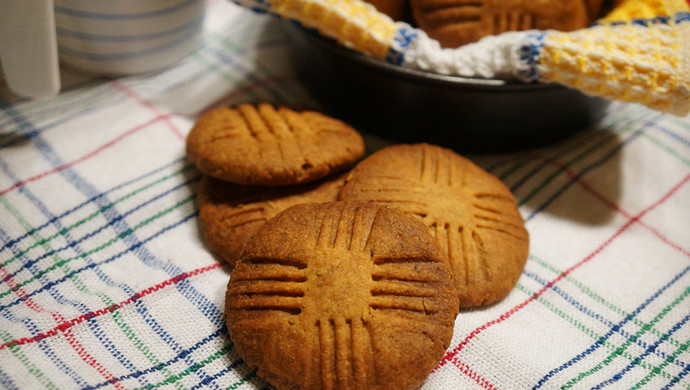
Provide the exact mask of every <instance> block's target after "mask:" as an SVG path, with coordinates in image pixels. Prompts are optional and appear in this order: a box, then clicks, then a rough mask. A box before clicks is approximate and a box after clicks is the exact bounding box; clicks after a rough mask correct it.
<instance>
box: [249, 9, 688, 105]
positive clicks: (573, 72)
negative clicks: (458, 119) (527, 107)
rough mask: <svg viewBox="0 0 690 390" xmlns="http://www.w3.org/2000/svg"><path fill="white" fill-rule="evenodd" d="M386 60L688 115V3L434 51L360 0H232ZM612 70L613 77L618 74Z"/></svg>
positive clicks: (420, 34)
mask: <svg viewBox="0 0 690 390" xmlns="http://www.w3.org/2000/svg"><path fill="white" fill-rule="evenodd" d="M236 1H237V3H238V4H240V5H243V6H245V7H248V8H251V9H254V10H260V11H267V12H270V13H273V14H275V15H278V16H280V17H282V18H285V19H287V20H291V21H295V22H298V23H300V24H302V25H303V26H304V27H306V28H309V29H313V30H315V31H316V32H317V33H318V34H320V35H322V36H325V37H328V38H331V39H334V40H336V41H337V42H338V43H340V44H341V45H343V46H346V47H349V48H352V49H354V50H356V51H358V52H360V53H363V54H365V55H369V56H372V57H374V58H377V59H382V60H385V61H387V62H389V63H391V64H395V65H400V66H405V67H411V68H415V69H421V70H426V71H431V72H434V73H441V74H450V75H455V76H463V77H479V78H500V79H519V80H523V81H534V80H540V81H545V82H557V83H559V84H563V85H567V86H569V87H572V88H576V89H579V90H581V91H582V92H585V93H587V94H589V95H594V96H603V97H606V98H610V99H616V100H621V101H627V102H635V103H641V104H644V105H646V106H649V107H651V108H653V109H655V110H660V111H662V112H670V113H672V114H675V115H679V116H684V115H687V114H688V113H690V66H689V64H688V57H689V56H690V27H689V26H688V25H689V24H690V12H689V11H690V9H689V8H688V4H687V3H685V2H684V1H681V0H622V1H617V2H615V3H614V4H615V5H616V6H615V8H614V9H613V11H611V12H610V13H609V14H607V15H606V16H605V17H603V18H602V19H601V21H600V23H597V24H596V25H595V26H593V27H591V28H585V29H580V30H576V31H573V32H558V31H531V30H530V31H520V32H507V33H504V34H499V35H498V36H489V37H485V38H484V39H480V40H479V41H478V42H475V43H473V44H469V45H464V46H461V47H459V48H455V49H450V48H441V45H440V44H439V42H437V41H435V40H434V39H431V38H429V37H428V36H427V34H426V33H425V32H424V31H422V30H421V29H419V28H414V27H412V26H410V25H409V24H407V23H405V22H395V21H393V20H392V19H391V18H390V17H388V16H387V15H385V14H383V13H380V12H378V11H377V10H376V9H375V8H374V7H373V6H372V5H371V4H368V3H367V2H366V1H364V0H272V1H271V0H236ZM619 75H620V76H619Z"/></svg>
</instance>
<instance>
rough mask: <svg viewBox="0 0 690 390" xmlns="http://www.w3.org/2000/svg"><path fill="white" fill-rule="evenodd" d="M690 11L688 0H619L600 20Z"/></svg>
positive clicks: (637, 17) (616, 19)
mask: <svg viewBox="0 0 690 390" xmlns="http://www.w3.org/2000/svg"><path fill="white" fill-rule="evenodd" d="M683 11H686V12H687V11H688V3H687V2H686V0H618V1H617V2H616V4H615V7H614V9H613V10H612V11H611V12H609V13H608V14H607V15H606V16H605V17H603V18H602V19H601V20H600V21H619V20H632V19H651V18H654V17H657V16H670V15H673V14H675V13H676V12H683Z"/></svg>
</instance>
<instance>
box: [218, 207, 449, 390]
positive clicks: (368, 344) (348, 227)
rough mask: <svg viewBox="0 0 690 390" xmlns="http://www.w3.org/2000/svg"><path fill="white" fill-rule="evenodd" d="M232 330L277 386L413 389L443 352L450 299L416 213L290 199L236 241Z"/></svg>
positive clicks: (443, 266)
mask: <svg viewBox="0 0 690 390" xmlns="http://www.w3.org/2000/svg"><path fill="white" fill-rule="evenodd" d="M225 310H226V311H225V313H226V319H227V323H228V329H229V332H230V337H231V339H232V341H233V343H234V345H235V348H236V349H237V352H238V353H239V355H240V356H241V357H242V359H243V360H244V361H245V362H246V363H247V364H248V365H249V366H250V367H257V368H258V371H257V374H258V375H259V376H260V377H262V378H264V379H266V380H267V381H268V382H269V383H271V384H272V385H273V386H275V387H277V388H278V389H305V390H310V389H395V390H404V389H414V388H416V387H418V386H419V385H420V384H421V383H422V382H423V381H424V379H425V378H426V377H427V376H428V375H429V373H430V371H431V370H432V369H433V368H434V367H435V366H436V364H437V363H438V362H439V360H440V359H441V358H442V357H443V354H444V353H445V351H446V349H447V348H448V346H449V343H450V341H451V338H452V333H453V327H454V322H455V317H456V316H457V314H458V299H457V295H456V293H455V289H454V287H453V282H452V279H451V274H450V269H449V267H448V264H447V262H446V260H445V257H444V255H443V253H442V252H441V250H440V248H439V246H438V244H437V243H436V242H435V240H434V239H433V237H431V235H429V232H428V230H427V229H426V227H425V226H424V225H423V224H421V223H420V222H419V221H417V220H415V219H414V218H412V217H410V216H409V215H405V214H404V213H402V212H400V211H399V210H395V209H391V208H387V207H383V206H380V205H376V204H373V203H370V202H332V203H320V204H317V203H308V204H301V205H297V206H293V207H291V208H289V209H287V210H285V211H283V212H281V213H279V214H278V215H277V216H275V217H274V218H272V219H271V220H270V221H268V222H266V224H264V226H262V227H261V229H260V230H259V232H257V234H256V235H254V236H253V237H252V238H251V239H250V240H249V241H248V242H247V245H246V246H245V247H244V249H243V251H242V255H241V257H240V259H239V260H238V261H237V264H236V266H235V269H234V270H233V271H232V275H231V279H230V282H229V283H228V288H227V294H226V305H225Z"/></svg>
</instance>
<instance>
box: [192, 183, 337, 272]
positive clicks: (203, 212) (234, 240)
mask: <svg viewBox="0 0 690 390" xmlns="http://www.w3.org/2000/svg"><path fill="white" fill-rule="evenodd" d="M344 181H345V173H340V174H337V175H334V176H329V177H327V178H324V179H321V180H318V181H315V182H310V183H304V184H298V185H294V186H281V187H265V186H242V185H238V184H232V183H228V182H224V181H222V180H218V179H215V178H213V177H210V176H203V177H202V179H201V183H200V184H199V189H198V192H197V207H198V209H199V226H200V228H201V232H202V233H203V235H204V238H205V239H206V244H207V245H208V247H209V249H210V250H211V251H212V252H214V253H216V254H217V255H218V256H220V257H221V258H222V259H223V260H224V261H226V262H227V263H229V264H230V265H234V264H235V260H236V259H237V257H238V256H239V254H240V251H241V250H242V246H244V243H245V242H246V241H247V240H248V239H249V237H251V236H252V235H253V234H254V233H256V231H257V230H259V228H260V227H261V225H263V224H264V222H266V221H267V220H269V219H270V218H272V217H273V216H275V215H276V214H278V213H279V212H280V211H283V210H285V209H286V208H288V207H290V206H294V205H296V204H299V203H309V202H330V201H335V200H337V199H338V192H339V191H340V188H341V187H342V185H343V183H344Z"/></svg>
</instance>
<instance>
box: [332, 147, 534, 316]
mask: <svg viewBox="0 0 690 390" xmlns="http://www.w3.org/2000/svg"><path fill="white" fill-rule="evenodd" d="M339 199H341V200H358V201H362V200H369V201H373V202H377V203H379V204H385V205H388V206H391V207H396V208H398V209H400V210H403V211H405V212H407V213H409V214H412V215H415V216H416V217H417V218H418V219H420V220H421V221H422V222H424V224H425V225H426V226H427V227H428V228H429V230H430V232H431V233H432V235H433V236H434V237H436V239H437V241H438V242H439V244H440V245H441V247H442V248H443V251H444V252H445V253H446V254H447V256H448V259H449V260H450V263H451V267H452V268H453V275H454V277H455V286H456V288H457V290H458V296H459V298H460V305H461V307H473V306H480V305H486V304H490V303H493V302H496V301H498V300H500V299H502V298H503V297H505V296H506V295H507V294H508V293H509V292H510V291H511V290H512V288H513V287H514V286H515V284H516V283H517V279H518V277H519V276H520V274H521V273H522V269H523V267H524V265H525V262H526V260H527V255H528V249H529V235H528V232H527V230H526V229H525V226H524V221H523V219H522V216H521V215H520V213H519V212H518V208H517V205H516V202H515V198H514V197H513V195H512V193H511V192H510V190H509V189H508V188H507V187H506V186H505V185H504V184H503V183H502V182H501V181H500V180H499V179H498V178H496V177H495V176H493V175H492V174H490V173H488V172H486V171H484V170H483V169H481V168H480V167H478V166H477V165H475V164H474V163H472V162H471V161H470V160H468V159H466V158H464V157H462V156H460V155H458V154H456V153H455V152H453V151H452V150H450V149H446V148H441V147H438V146H434V145H428V144H414V145H394V146H390V147H388V148H385V149H382V150H379V151H377V152H375V153H373V154H372V155H371V156H369V157H367V158H366V159H364V160H363V161H361V162H360V163H359V164H358V165H357V166H356V167H355V168H354V169H353V170H352V171H351V172H350V174H349V176H348V178H347V181H346V183H345V186H343V189H342V190H341V192H340V197H339Z"/></svg>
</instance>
